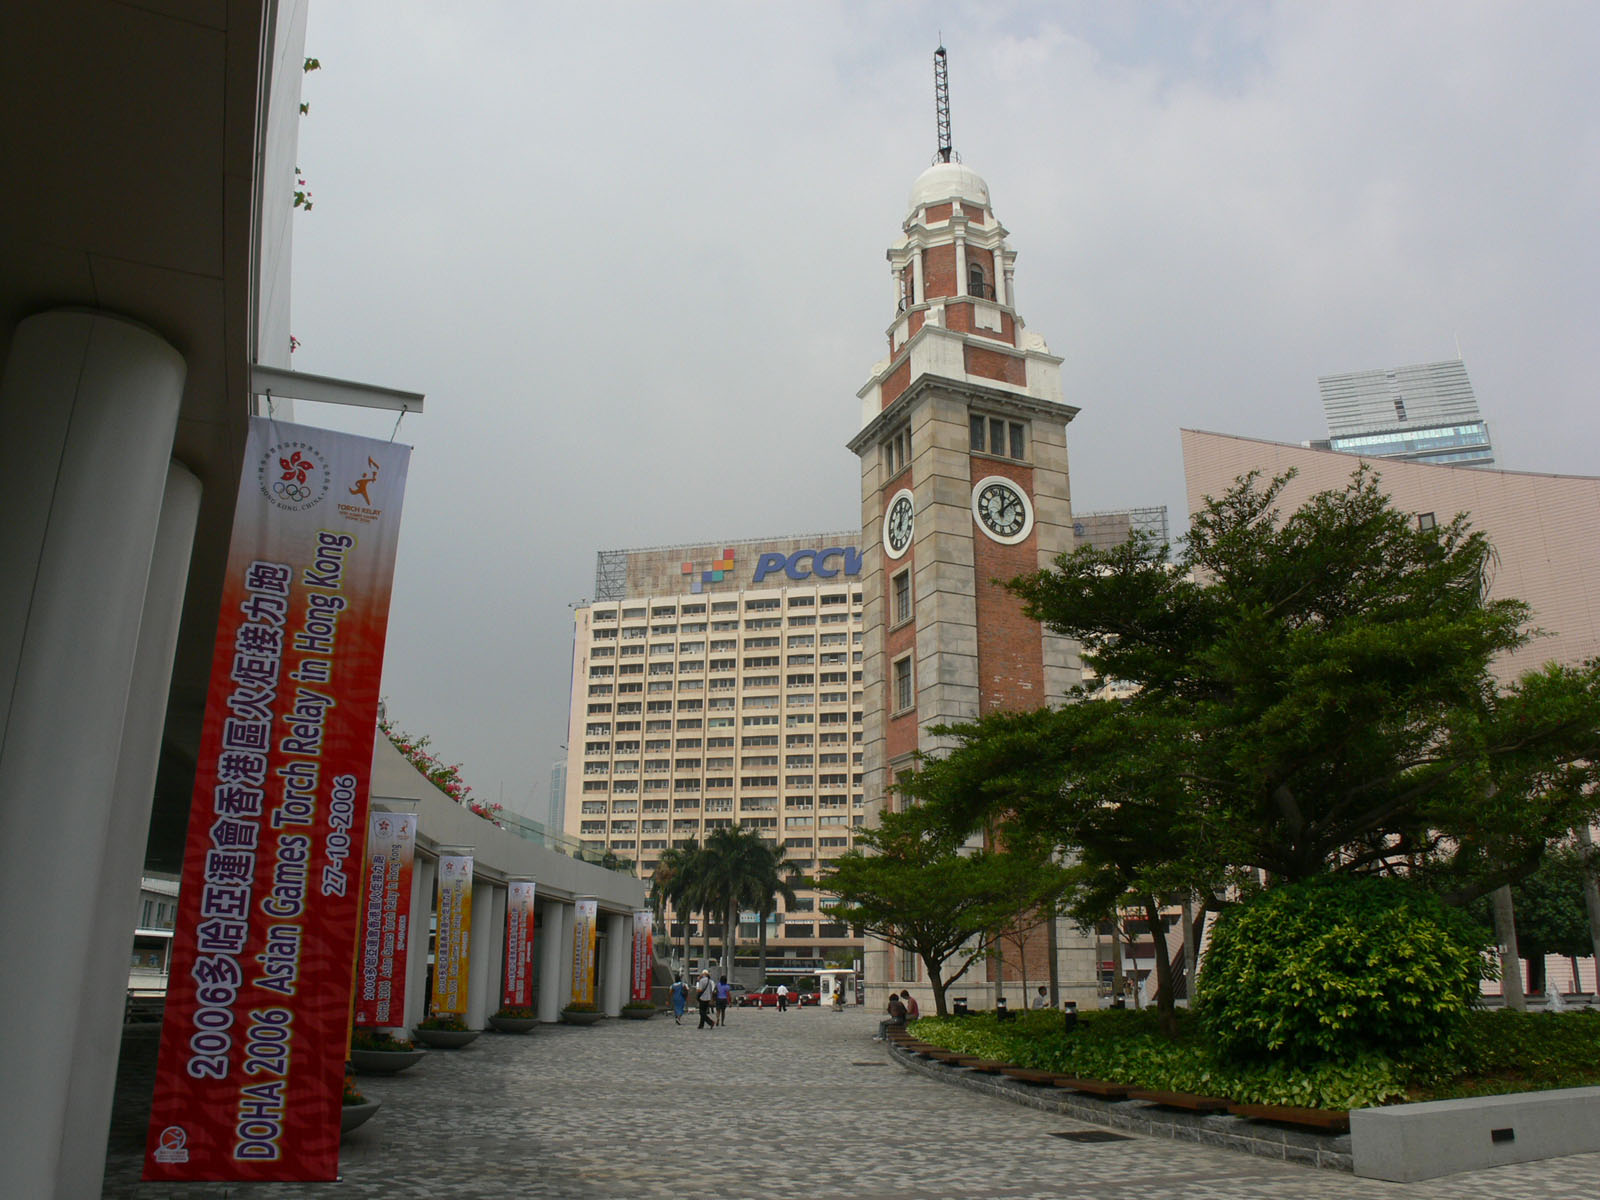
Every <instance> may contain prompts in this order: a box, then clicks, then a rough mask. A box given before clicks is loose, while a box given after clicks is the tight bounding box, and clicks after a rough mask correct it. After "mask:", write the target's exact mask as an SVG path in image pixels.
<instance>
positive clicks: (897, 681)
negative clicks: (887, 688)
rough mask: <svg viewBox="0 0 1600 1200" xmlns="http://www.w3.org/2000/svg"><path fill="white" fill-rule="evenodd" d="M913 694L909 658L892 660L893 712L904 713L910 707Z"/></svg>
mask: <svg viewBox="0 0 1600 1200" xmlns="http://www.w3.org/2000/svg"><path fill="white" fill-rule="evenodd" d="M914 698H915V693H914V692H913V691H912V686H911V656H910V655H909V654H908V655H906V656H905V657H904V658H897V659H895V660H894V711H895V712H897V713H901V712H904V711H905V710H906V709H908V708H910V707H911V704H912V701H913V699H914Z"/></svg>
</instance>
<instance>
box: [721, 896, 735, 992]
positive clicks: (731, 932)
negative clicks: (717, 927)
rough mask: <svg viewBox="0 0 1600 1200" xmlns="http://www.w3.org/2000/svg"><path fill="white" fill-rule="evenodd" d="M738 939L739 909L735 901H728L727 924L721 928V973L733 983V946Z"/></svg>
mask: <svg viewBox="0 0 1600 1200" xmlns="http://www.w3.org/2000/svg"><path fill="white" fill-rule="evenodd" d="M738 938H739V907H738V902H737V901H735V900H729V901H728V923H727V924H726V925H725V926H723V928H722V973H723V975H725V976H726V977H727V980H728V982H729V983H732V982H733V944H734V942H736V941H737V940H738Z"/></svg>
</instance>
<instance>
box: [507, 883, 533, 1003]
mask: <svg viewBox="0 0 1600 1200" xmlns="http://www.w3.org/2000/svg"><path fill="white" fill-rule="evenodd" d="M534 888H535V884H534V882H533V880H531V879H513V880H511V882H509V883H508V884H506V986H505V991H504V992H503V993H502V994H501V996H500V1003H501V1005H502V1006H503V1007H505V1008H531V1007H533V928H534V920H533V894H534Z"/></svg>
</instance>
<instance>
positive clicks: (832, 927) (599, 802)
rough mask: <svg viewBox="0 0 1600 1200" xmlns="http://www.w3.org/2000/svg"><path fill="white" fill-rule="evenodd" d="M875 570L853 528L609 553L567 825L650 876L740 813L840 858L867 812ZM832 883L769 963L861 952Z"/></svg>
mask: <svg viewBox="0 0 1600 1200" xmlns="http://www.w3.org/2000/svg"><path fill="white" fill-rule="evenodd" d="M860 572H861V554H860V550H859V547H858V546H857V538H856V535H855V534H853V533H831V534H817V535H811V536H802V537H794V538H781V539H761V540H755V541H741V542H716V543H708V544H702V545H682V546H670V547H664V548H658V549H651V550H630V551H608V552H604V553H602V554H601V556H600V565H599V570H598V572H597V579H596V587H595V594H596V597H597V598H596V600H595V601H594V603H593V604H590V605H586V606H582V607H580V608H578V609H577V610H576V625H575V636H574V644H573V665H572V680H573V686H572V709H571V715H570V723H569V727H568V742H567V746H568V753H567V787H566V803H565V813H566V817H565V820H566V826H565V828H566V832H567V833H568V834H570V835H571V836H574V837H577V838H580V839H581V840H582V841H583V842H584V844H585V845H586V846H587V847H588V848H589V849H592V850H600V851H609V852H611V853H612V854H614V855H616V856H617V857H618V858H621V859H626V860H629V861H632V862H633V863H635V864H636V869H637V871H638V873H639V875H640V876H641V877H642V878H644V879H647V880H648V879H650V878H652V876H653V874H654V871H655V867H656V865H657V863H658V861H659V859H660V856H661V853H662V851H664V850H666V849H667V848H668V847H669V846H680V847H681V846H685V845H687V844H688V843H689V842H690V841H691V840H693V841H698V842H700V843H702V844H703V843H704V841H705V839H706V837H707V836H708V835H710V834H711V833H713V832H715V831H716V830H717V829H719V828H726V827H728V826H731V825H734V824H738V825H740V826H742V827H744V828H747V829H755V830H757V831H759V832H760V833H761V835H762V836H763V837H765V838H767V839H768V840H769V841H772V842H775V843H778V844H781V845H782V847H783V849H784V857H785V861H786V862H787V863H789V864H791V865H792V866H793V867H794V868H795V869H796V870H797V871H798V872H800V873H802V874H803V875H806V876H811V875H813V874H815V873H817V872H819V871H820V872H822V873H824V874H825V873H826V872H827V871H828V870H829V869H830V867H831V865H832V860H833V859H835V858H837V857H838V856H839V855H841V854H843V853H844V852H845V851H846V850H848V849H850V848H851V846H852V845H853V843H854V831H855V829H856V827H857V826H859V825H861V824H862V822H863V820H864V819H865V807H864V799H863V791H862V695H863V679H862V670H863V665H862V655H863V634H862V599H863V597H862V584H861V575H860ZM824 899H825V896H822V895H819V893H817V892H815V891H812V890H809V889H804V888H802V889H800V891H799V894H798V897H797V900H796V902H795V903H794V904H793V905H787V904H780V906H779V909H780V911H779V912H778V913H777V914H776V915H775V916H774V918H773V920H772V922H771V924H770V925H769V928H768V930H767V941H768V957H769V966H771V967H773V968H780V969H781V968H791V969H797V970H798V969H808V968H811V967H815V966H819V965H821V964H822V961H823V960H824V959H825V958H827V957H829V956H830V954H833V955H838V954H840V953H841V952H848V954H849V956H850V957H851V958H854V957H855V955H856V954H858V953H859V947H860V940H859V939H852V938H851V937H850V931H849V929H848V928H847V927H846V926H843V925H841V924H838V923H837V922H833V921H830V920H829V919H828V918H827V916H826V915H825V914H824V913H823V912H822V911H821V905H822V903H823V901H824ZM754 922H755V915H754V914H752V913H745V914H742V920H741V929H740V949H739V958H740V960H741V961H742V962H743V963H744V965H746V966H747V967H748V966H749V965H750V964H751V962H752V961H753V959H752V958H751V955H752V954H753V953H754V948H753V945H752V943H753V942H754V941H755V939H756V937H757V933H758V928H757V926H756V925H755V923H754ZM719 929H720V922H715V921H713V934H714V935H716V936H719V937H720V934H719V933H718V930H719ZM689 932H690V935H691V937H692V938H693V939H694V951H693V953H695V954H698V953H699V946H700V944H701V941H702V939H703V937H704V930H703V929H702V928H701V927H700V926H699V924H698V922H696V923H695V924H694V926H693V927H692V928H691V929H690V931H689ZM682 934H683V930H682V928H681V926H678V925H676V924H674V925H673V926H672V928H671V930H670V935H671V939H672V944H673V945H674V946H676V945H677V944H678V943H679V941H680V939H681V937H682ZM662 949H663V950H665V949H666V948H665V947H663V948H662Z"/></svg>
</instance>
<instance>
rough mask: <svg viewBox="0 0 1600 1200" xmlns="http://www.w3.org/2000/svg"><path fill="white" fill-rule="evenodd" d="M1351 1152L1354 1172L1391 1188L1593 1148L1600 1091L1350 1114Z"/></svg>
mask: <svg viewBox="0 0 1600 1200" xmlns="http://www.w3.org/2000/svg"><path fill="white" fill-rule="evenodd" d="M1350 1150H1351V1158H1352V1162H1353V1166H1354V1168H1355V1173H1356V1174H1357V1175H1361V1176H1365V1177H1366V1178H1368V1179H1391V1180H1394V1181H1395V1182H1397V1183H1415V1182H1416V1181H1417V1180H1419V1179H1436V1178H1438V1177H1439V1176H1441V1175H1453V1174H1455V1173H1456V1172H1457V1171H1475V1170H1478V1169H1480V1168H1483V1167H1499V1166H1504V1165H1506V1164H1507V1163H1519V1162H1534V1161H1536V1160H1538V1159H1542V1158H1559V1157H1561V1156H1563V1155H1567V1154H1587V1153H1592V1152H1594V1151H1600V1087H1586V1088H1563V1089H1561V1090H1559V1091H1553V1092H1523V1093H1519V1094H1516V1095H1509V1096H1473V1097H1469V1098H1466V1099H1462V1100H1430V1101H1427V1102H1425V1103H1422V1104H1394V1105H1389V1106H1387V1107H1384V1108H1358V1109H1354V1110H1352V1111H1351V1113H1350Z"/></svg>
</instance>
